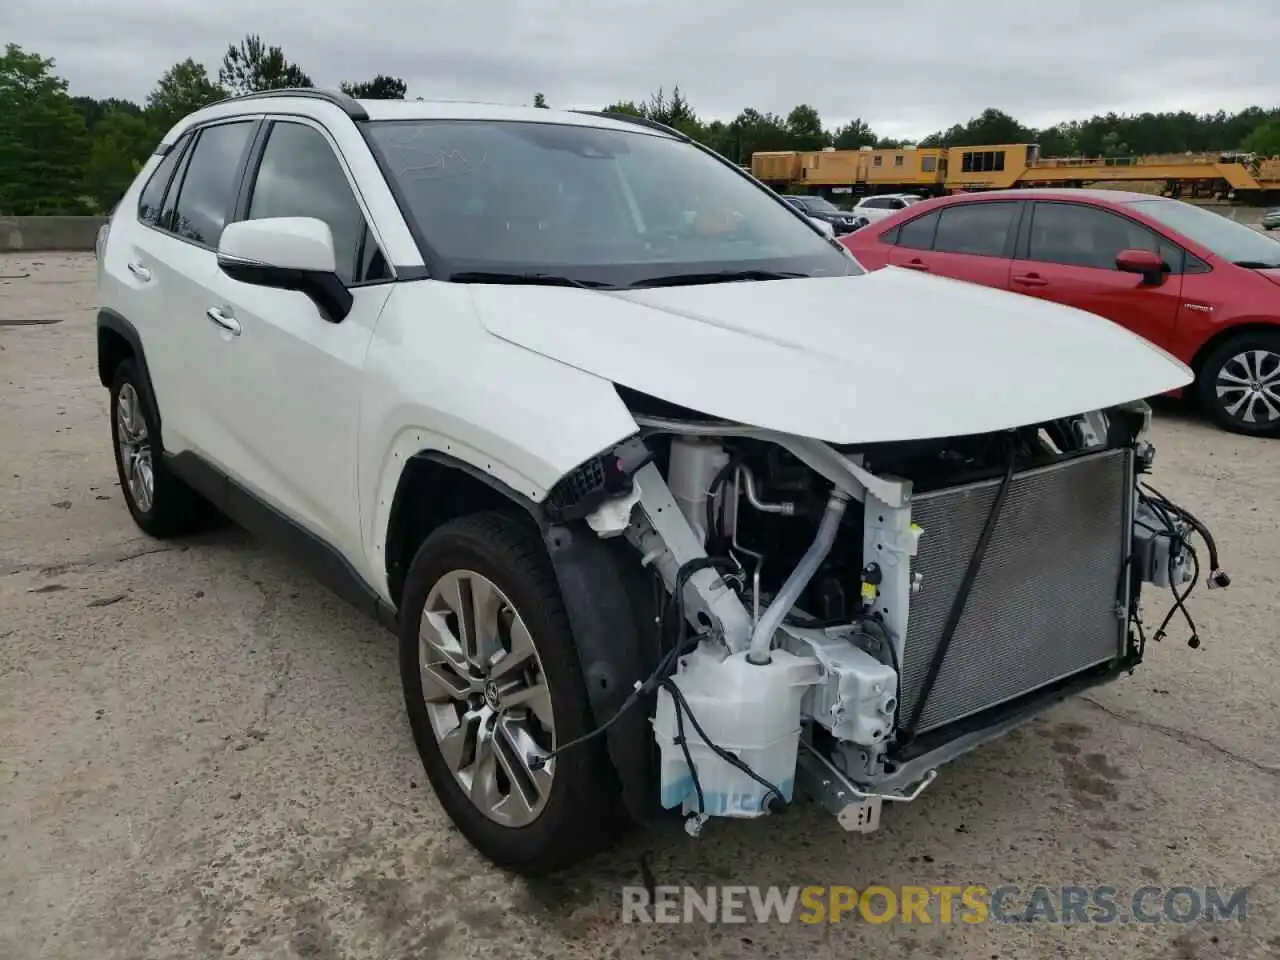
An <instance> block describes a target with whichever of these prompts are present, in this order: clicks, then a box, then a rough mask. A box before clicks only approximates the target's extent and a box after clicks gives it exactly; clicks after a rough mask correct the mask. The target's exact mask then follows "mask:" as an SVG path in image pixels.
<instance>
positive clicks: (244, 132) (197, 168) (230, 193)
mask: <svg viewBox="0 0 1280 960" xmlns="http://www.w3.org/2000/svg"><path fill="white" fill-rule="evenodd" d="M253 123H254V122H253V121H252V120H244V121H238V122H235V123H220V124H218V125H217V126H212V127H205V128H204V129H203V130H201V131H200V137H199V139H198V140H196V143H195V147H194V148H193V150H192V152H191V159H190V160H188V161H187V168H186V171H185V172H184V173H183V175H182V185H181V187H180V188H179V191H178V199H177V203H176V204H174V205H173V218H172V220H171V221H170V222H169V223H168V224H167V226H168V227H169V229H171V230H172V231H173V232H174V233H176V234H177V235H178V236H180V237H182V238H183V239H184V240H190V241H192V242H193V243H198V244H201V245H203V246H206V247H216V246H217V245H218V240H219V238H220V237H221V236H222V228H223V226H225V224H226V222H227V217H228V216H229V214H230V212H231V209H232V207H233V205H234V203H235V197H236V188H237V187H238V186H239V184H238V182H237V177H238V175H239V173H240V159H241V157H242V156H243V155H244V151H245V147H247V146H248V145H249V135H250V133H251V132H252V131H253Z"/></svg>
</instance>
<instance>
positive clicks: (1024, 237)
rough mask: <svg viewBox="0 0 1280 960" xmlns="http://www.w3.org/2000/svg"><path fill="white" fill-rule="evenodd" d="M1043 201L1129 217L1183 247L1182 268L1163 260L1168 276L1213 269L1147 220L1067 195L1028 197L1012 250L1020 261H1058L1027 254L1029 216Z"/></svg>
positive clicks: (1073, 264) (1109, 269)
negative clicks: (1031, 198)
mask: <svg viewBox="0 0 1280 960" xmlns="http://www.w3.org/2000/svg"><path fill="white" fill-rule="evenodd" d="M1042 204H1057V205H1059V206H1068V207H1086V208H1088V209H1090V210H1100V211H1101V212H1103V213H1109V214H1111V215H1112V216H1115V217H1119V218H1121V219H1122V220H1128V221H1129V222H1130V223H1131V224H1133V225H1134V226H1136V227H1138V228H1140V229H1142V230H1146V231H1147V232H1148V233H1153V234H1155V235H1156V236H1157V237H1159V238H1160V239H1161V240H1162V241H1163V242H1165V243H1167V244H1168V245H1169V246H1171V247H1173V248H1174V249H1175V250H1180V251H1182V269H1181V270H1175V269H1173V264H1165V266H1167V267H1168V268H1169V275H1170V276H1183V277H1185V276H1188V275H1198V274H1203V273H1211V272H1212V270H1213V268H1212V266H1210V265H1209V264H1208V263H1206V262H1205V261H1204V260H1203V259H1201V258H1200V257H1197V256H1196V255H1195V254H1194V253H1192V252H1191V251H1190V250H1188V249H1187V248H1186V247H1184V246H1183V245H1182V244H1180V243H1179V242H1178V241H1176V240H1174V239H1172V238H1170V237H1169V235H1168V234H1166V233H1165V232H1164V231H1163V230H1157V229H1156V228H1155V227H1153V226H1151V224H1149V223H1143V222H1142V221H1141V220H1139V219H1137V218H1136V217H1131V216H1129V215H1128V214H1127V213H1125V212H1123V211H1121V210H1117V209H1116V208H1115V207H1111V206H1104V205H1103V204H1100V203H1090V202H1088V201H1087V200H1075V199H1067V198H1062V199H1058V198H1054V199H1050V200H1039V199H1037V200H1033V201H1030V202H1028V203H1027V204H1026V206H1027V211H1026V214H1025V215H1024V216H1023V218H1022V220H1023V223H1022V229H1021V230H1019V232H1018V245H1017V249H1016V250H1015V251H1014V254H1013V259H1014V260H1023V261H1026V262H1027V263H1057V261H1054V260H1032V259H1031V256H1030V253H1031V220H1032V217H1034V216H1035V209H1036V208H1037V207H1039V206H1040V205H1042ZM1057 265H1058V266H1063V267H1080V268H1081V269H1084V270H1107V271H1110V272H1112V273H1116V272H1117V270H1116V268H1115V267H1114V266H1111V267H1093V266H1083V265H1082V264H1078V263H1063V264H1057ZM1197 265H1200V266H1203V267H1204V268H1205V269H1191V268H1193V267H1196V266H1197Z"/></svg>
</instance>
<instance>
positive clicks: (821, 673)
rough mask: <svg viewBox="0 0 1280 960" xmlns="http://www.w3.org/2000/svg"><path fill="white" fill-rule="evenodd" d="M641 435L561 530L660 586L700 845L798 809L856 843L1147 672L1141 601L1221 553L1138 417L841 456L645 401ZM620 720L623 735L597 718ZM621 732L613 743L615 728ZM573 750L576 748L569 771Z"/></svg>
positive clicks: (663, 761)
mask: <svg viewBox="0 0 1280 960" xmlns="http://www.w3.org/2000/svg"><path fill="white" fill-rule="evenodd" d="M628 402H629V403H630V404H631V406H632V411H633V415H634V416H635V419H636V422H637V423H638V424H639V425H640V427H641V431H640V433H639V435H638V436H636V437H633V438H632V439H631V440H629V441H628V442H627V443H625V444H623V445H621V446H620V447H619V448H617V449H616V450H614V451H610V452H609V453H607V454H605V455H603V456H602V457H601V458H600V460H599V461H598V462H595V463H593V464H589V465H586V466H585V467H584V470H582V471H579V472H578V473H577V474H575V475H573V476H571V477H569V478H566V482H565V483H562V485H561V487H560V488H559V489H558V490H557V491H554V495H553V497H552V499H551V501H550V507H551V509H552V510H553V511H556V512H557V514H558V516H560V517H561V518H572V517H578V518H583V519H585V520H586V522H587V524H588V525H589V526H590V528H591V529H592V530H593V531H594V532H595V533H596V535H598V536H600V537H606V538H609V537H624V538H625V539H626V540H627V541H628V542H629V543H630V544H631V546H632V547H634V549H635V553H636V557H637V559H638V561H639V562H640V563H641V564H642V565H643V566H644V567H645V568H646V569H648V570H651V571H653V574H654V576H655V581H656V587H657V593H658V602H657V604H656V609H658V610H659V611H660V614H659V616H658V621H659V623H658V635H659V643H660V651H659V655H658V657H657V662H656V665H655V666H654V669H653V672H652V673H651V674H650V675H649V676H648V677H647V678H636V682H635V686H634V690H633V691H632V693H631V696H630V697H629V698H628V700H627V702H626V703H625V704H624V705H623V708H622V709H623V710H624V711H625V710H630V709H639V710H644V711H647V712H648V714H649V716H650V718H651V725H652V734H653V738H654V741H655V743H656V747H657V751H658V753H659V755H660V759H659V764H658V767H659V776H658V779H659V793H660V797H659V801H660V804H661V806H662V807H664V808H667V809H677V808H678V809H680V810H681V811H682V812H683V813H684V814H685V815H686V816H687V817H688V825H689V829H690V832H692V833H695V834H696V833H697V832H698V830H699V829H700V828H701V826H702V824H703V823H704V822H705V821H706V820H707V819H708V818H709V817H711V816H734V817H756V816H760V815H763V814H766V813H768V812H770V811H772V810H775V809H777V808H779V807H780V806H783V805H786V804H788V803H790V802H791V801H792V799H793V795H794V793H795V790H796V787H797V784H798V783H800V784H802V785H803V787H804V788H805V790H806V792H808V793H810V794H812V795H814V796H816V797H817V799H819V800H820V801H821V802H823V803H824V804H825V805H826V806H827V807H828V809H830V810H831V811H832V812H833V813H834V814H836V815H837V817H838V818H839V820H840V822H841V824H842V825H843V826H844V827H845V828H846V829H849V830H858V831H868V830H873V829H875V828H876V826H877V825H878V819H879V813H880V808H881V805H882V803H884V802H893V801H908V800H911V799H914V798H915V797H916V796H918V795H919V793H920V792H921V791H922V790H923V789H924V788H925V787H926V786H927V785H928V784H929V783H930V782H931V781H932V780H933V778H934V777H935V776H936V770H937V767H938V766H939V765H940V764H942V763H944V762H946V761H947V760H950V759H952V758H954V757H955V756H958V755H960V754H962V753H964V752H967V751H968V750H970V749H973V748H974V747H976V746H978V745H980V744H981V743H983V742H985V741H987V740H990V739H992V738H993V737H996V736H1000V735H1001V734H1003V733H1004V732H1007V731H1008V730H1010V729H1012V728H1014V727H1016V726H1018V725H1020V724H1021V723H1023V722H1025V721H1026V720H1028V719H1030V717H1032V716H1034V715H1035V714H1037V713H1039V712H1041V711H1043V710H1044V709H1046V708H1047V707H1048V706H1050V705H1052V704H1053V703H1056V702H1058V701H1059V700H1061V699H1064V698H1065V697H1068V696H1071V695H1073V694H1075V693H1078V692H1081V691H1082V690H1085V689H1088V688H1090V687H1093V686H1096V685H1098V684H1101V683H1105V682H1108V681H1109V680H1111V679H1114V678H1116V677H1117V676H1120V675H1122V674H1124V673H1126V672H1130V671H1132V669H1133V668H1134V667H1135V666H1137V664H1138V663H1140V662H1141V660H1142V658H1143V653H1144V649H1145V643H1146V631H1145V627H1144V625H1143V622H1142V619H1141V612H1140V609H1139V598H1140V594H1141V589H1142V585H1143V584H1144V583H1148V584H1151V585H1153V586H1154V587H1158V588H1160V589H1164V590H1168V591H1170V592H1171V594H1172V597H1173V600H1174V606H1173V608H1172V609H1171V610H1170V612H1169V616H1168V617H1166V618H1165V622H1164V623H1162V624H1161V625H1160V627H1159V628H1158V629H1157V631H1156V633H1155V636H1156V638H1157V639H1159V638H1162V637H1163V635H1164V634H1165V632H1166V630H1167V628H1168V626H1169V623H1170V618H1171V617H1172V616H1174V615H1175V614H1176V613H1180V614H1181V615H1182V616H1183V617H1184V618H1185V619H1186V622H1187V623H1188V625H1189V626H1190V628H1191V640H1190V641H1189V642H1190V643H1191V645H1193V646H1196V645H1198V644H1199V637H1198V636H1197V635H1196V632H1195V628H1194V623H1193V622H1192V621H1191V618H1190V615H1189V613H1187V610H1186V607H1185V605H1184V601H1185V599H1186V597H1187V595H1188V594H1189V593H1190V591H1191V589H1193V588H1194V586H1195V584H1196V581H1197V580H1198V578H1199V575H1200V572H1201V564H1200V558H1199V554H1198V553H1197V552H1196V549H1195V547H1194V546H1193V544H1192V540H1193V538H1195V537H1199V538H1200V539H1201V540H1203V542H1204V543H1205V545H1206V546H1207V549H1208V554H1209V560H1208V567H1209V571H1208V577H1207V581H1208V584H1209V586H1211V587H1214V586H1226V585H1227V584H1228V583H1229V579H1228V578H1227V576H1226V574H1225V573H1224V572H1223V571H1222V570H1221V569H1220V567H1219V562H1218V557H1217V547H1216V544H1215V543H1214V541H1213V537H1212V535H1211V533H1210V532H1209V531H1208V529H1207V528H1206V527H1205V526H1204V524H1202V523H1201V522H1200V521H1199V520H1198V519H1196V518H1195V517H1194V516H1193V515H1192V514H1191V513H1189V512H1188V511H1186V510H1185V509H1183V508H1181V507H1179V506H1177V505H1176V504H1173V503H1172V502H1171V501H1169V500H1168V499H1167V498H1165V497H1163V496H1162V495H1160V494H1159V493H1157V492H1156V491H1154V490H1152V489H1151V488H1150V487H1148V486H1147V485H1146V484H1145V483H1143V482H1142V480H1141V477H1142V476H1143V475H1144V474H1146V473H1148V472H1149V471H1150V468H1151V465H1152V459H1153V455H1154V454H1153V450H1152V448H1151V446H1150V444H1149V443H1148V442H1147V439H1146V433H1147V429H1148V427H1149V423H1150V411H1149V409H1148V408H1147V407H1146V405H1145V404H1143V403H1136V404H1128V405H1125V406H1123V407H1118V408H1112V409H1109V410H1106V411H1094V412H1091V413H1088V414H1083V415H1080V416H1077V417H1072V418H1069V419H1065V420H1058V421H1053V422H1051V423H1045V424H1037V425H1032V426H1027V427H1022V428H1018V429H1013V430H1008V431H1003V432H1000V433H992V434H984V435H979V436H970V437H959V438H941V439H933V440H921V441H908V442H899V443H886V444H878V445H870V446H861V447H848V448H841V447H836V446H832V445H829V444H826V443H822V442H819V441H814V440H809V439H805V438H800V437H795V436H791V435H786V434H777V433H772V432H769V431H766V430H762V429H757V428H752V427H745V426H739V425H736V424H732V423H726V422H723V421H714V420H709V419H707V418H705V417H702V416H700V415H697V414H693V413H692V412H690V411H682V410H679V409H676V410H671V409H669V408H666V407H664V406H663V405H659V404H657V403H656V402H647V398H644V397H635V396H632V397H628ZM600 719H601V720H605V719H607V718H600ZM607 726H608V723H606V724H605V727H607ZM570 746H572V744H567V745H562V746H560V747H559V748H558V749H557V751H556V752H559V751H560V750H563V749H567V748H568V747H570Z"/></svg>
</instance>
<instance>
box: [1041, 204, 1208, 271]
mask: <svg viewBox="0 0 1280 960" xmlns="http://www.w3.org/2000/svg"><path fill="white" fill-rule="evenodd" d="M1121 250H1150V251H1151V252H1152V253H1157V254H1159V255H1160V258H1161V259H1162V260H1164V262H1165V263H1166V264H1168V266H1169V268H1170V270H1172V271H1173V272H1175V273H1178V272H1181V271H1182V260H1183V251H1182V248H1181V247H1179V246H1177V245H1176V244H1173V243H1170V242H1169V241H1167V240H1165V239H1164V238H1163V237H1160V236H1158V235H1157V234H1155V233H1153V232H1152V231H1151V230H1148V229H1147V228H1146V227H1144V226H1142V225H1141V224H1138V223H1135V222H1134V221H1132V220H1130V219H1128V218H1127V217H1121V216H1119V215H1117V214H1114V213H1111V212H1110V211H1109V210H1102V209H1100V208H1098V207H1088V206H1085V205H1083V204H1078V203H1037V204H1036V205H1035V209H1034V210H1033V211H1032V214H1031V235H1030V238H1029V242H1028V247H1027V258H1028V259H1029V260H1038V261H1040V262H1042V263H1061V264H1064V265H1067V266H1074V267H1094V268H1097V269H1099V270H1115V269H1116V255H1117V254H1118V253H1119V252H1120V251H1121Z"/></svg>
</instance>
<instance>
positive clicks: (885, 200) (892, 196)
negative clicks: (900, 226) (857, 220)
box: [853, 193, 920, 223]
mask: <svg viewBox="0 0 1280 960" xmlns="http://www.w3.org/2000/svg"><path fill="white" fill-rule="evenodd" d="M919 202H920V198H919V197H917V196H916V195H915V194H912V193H882V194H879V195H877V196H874V197H863V198H862V199H861V200H859V201H858V202H857V203H856V204H855V205H854V208H853V212H854V213H855V214H857V215H858V216H860V217H865V218H866V219H867V220H868V221H870V222H871V223H875V222H876V221H877V220H883V219H884V218H885V217H891V216H893V215H894V214H895V213H897V212H898V211H899V210H905V209H906V208H907V207H909V206H911V204H913V203H919Z"/></svg>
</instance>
